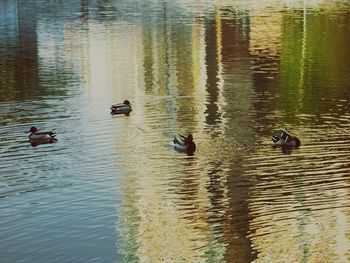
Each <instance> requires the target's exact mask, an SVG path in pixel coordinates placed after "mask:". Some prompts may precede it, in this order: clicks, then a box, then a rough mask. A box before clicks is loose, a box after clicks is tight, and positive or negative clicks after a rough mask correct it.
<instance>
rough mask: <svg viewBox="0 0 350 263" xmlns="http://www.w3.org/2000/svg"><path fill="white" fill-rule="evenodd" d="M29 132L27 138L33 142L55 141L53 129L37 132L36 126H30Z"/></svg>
mask: <svg viewBox="0 0 350 263" xmlns="http://www.w3.org/2000/svg"><path fill="white" fill-rule="evenodd" d="M29 132H30V134H29V140H30V142H31V143H34V144H41V143H53V142H56V141H57V139H56V138H55V137H56V133H55V132H54V131H49V132H39V131H38V129H37V128H36V127H31V128H30V130H29Z"/></svg>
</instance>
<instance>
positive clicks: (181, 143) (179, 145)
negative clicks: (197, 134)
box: [173, 134, 196, 154]
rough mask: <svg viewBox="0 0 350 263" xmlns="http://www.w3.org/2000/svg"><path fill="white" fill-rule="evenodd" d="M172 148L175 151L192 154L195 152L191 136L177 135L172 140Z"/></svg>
mask: <svg viewBox="0 0 350 263" xmlns="http://www.w3.org/2000/svg"><path fill="white" fill-rule="evenodd" d="M173 146H174V148H175V150H178V151H181V152H187V153H190V154H193V153H194V152H195V151H196V144H195V143H194V142H193V137H192V135H191V134H189V135H188V136H185V135H181V134H178V135H176V136H175V137H174V139H173Z"/></svg>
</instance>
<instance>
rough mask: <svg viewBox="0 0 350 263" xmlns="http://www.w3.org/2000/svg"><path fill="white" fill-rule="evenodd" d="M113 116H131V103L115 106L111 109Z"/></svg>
mask: <svg viewBox="0 0 350 263" xmlns="http://www.w3.org/2000/svg"><path fill="white" fill-rule="evenodd" d="M110 109H111V114H125V115H127V116H129V114H130V112H131V111H132V109H131V104H130V101H128V100H124V102H123V103H117V104H113V105H112V106H111V107H110Z"/></svg>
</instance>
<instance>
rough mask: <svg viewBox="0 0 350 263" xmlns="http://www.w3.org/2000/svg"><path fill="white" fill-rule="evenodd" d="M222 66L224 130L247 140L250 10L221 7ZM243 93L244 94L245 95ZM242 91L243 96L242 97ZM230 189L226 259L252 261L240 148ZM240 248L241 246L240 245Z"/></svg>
mask: <svg viewBox="0 0 350 263" xmlns="http://www.w3.org/2000/svg"><path fill="white" fill-rule="evenodd" d="M221 12H222V13H221V14H222V17H221V18H220V19H221V20H220V24H221V32H222V35H221V43H222V51H221V52H222V67H223V72H224V74H225V75H224V81H225V83H226V85H225V87H224V92H223V94H224V96H225V99H226V103H227V104H228V108H227V115H226V118H227V120H228V122H229V123H230V125H229V127H227V130H226V131H225V134H226V136H229V137H230V139H229V140H232V141H234V140H238V141H239V142H240V143H247V142H249V139H247V138H252V136H253V135H254V132H252V129H251V128H250V125H251V121H252V120H251V118H252V117H251V114H250V110H251V100H250V97H251V92H252V87H251V71H250V59H249V28H250V26H249V22H250V21H249V14H247V13H246V12H242V11H240V12H239V11H236V10H224V11H221ZM243 94H244V95H243ZM242 95H243V97H242ZM230 157H231V160H230V162H229V163H230V165H229V172H228V173H229V175H228V177H227V183H226V185H225V187H226V188H227V191H228V203H229V207H230V209H229V210H226V211H225V217H226V220H225V223H224V233H225V236H226V237H227V241H226V243H227V244H228V246H227V250H226V253H225V261H226V262H242V263H243V262H251V261H252V260H253V259H255V254H254V253H253V250H252V244H251V240H250V238H249V237H248V236H249V232H250V231H249V229H250V211H249V201H248V200H249V193H250V187H251V182H250V177H249V176H247V175H246V174H245V173H244V170H245V169H244V168H243V165H242V163H243V162H244V158H242V157H241V156H240V153H239V152H237V151H236V152H234V153H231V156H230ZM237 248H239V249H237Z"/></svg>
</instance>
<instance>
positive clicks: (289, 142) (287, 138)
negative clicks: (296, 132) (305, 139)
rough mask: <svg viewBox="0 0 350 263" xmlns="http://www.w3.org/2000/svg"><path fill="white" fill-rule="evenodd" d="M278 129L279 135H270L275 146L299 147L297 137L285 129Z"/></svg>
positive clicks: (299, 143)
mask: <svg viewBox="0 0 350 263" xmlns="http://www.w3.org/2000/svg"><path fill="white" fill-rule="evenodd" d="M280 130H281V135H280V136H272V141H273V142H274V146H275V147H294V148H298V147H300V145H301V142H300V140H299V139H298V138H297V137H295V136H293V135H291V134H290V133H289V132H287V131H286V130H285V129H280Z"/></svg>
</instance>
